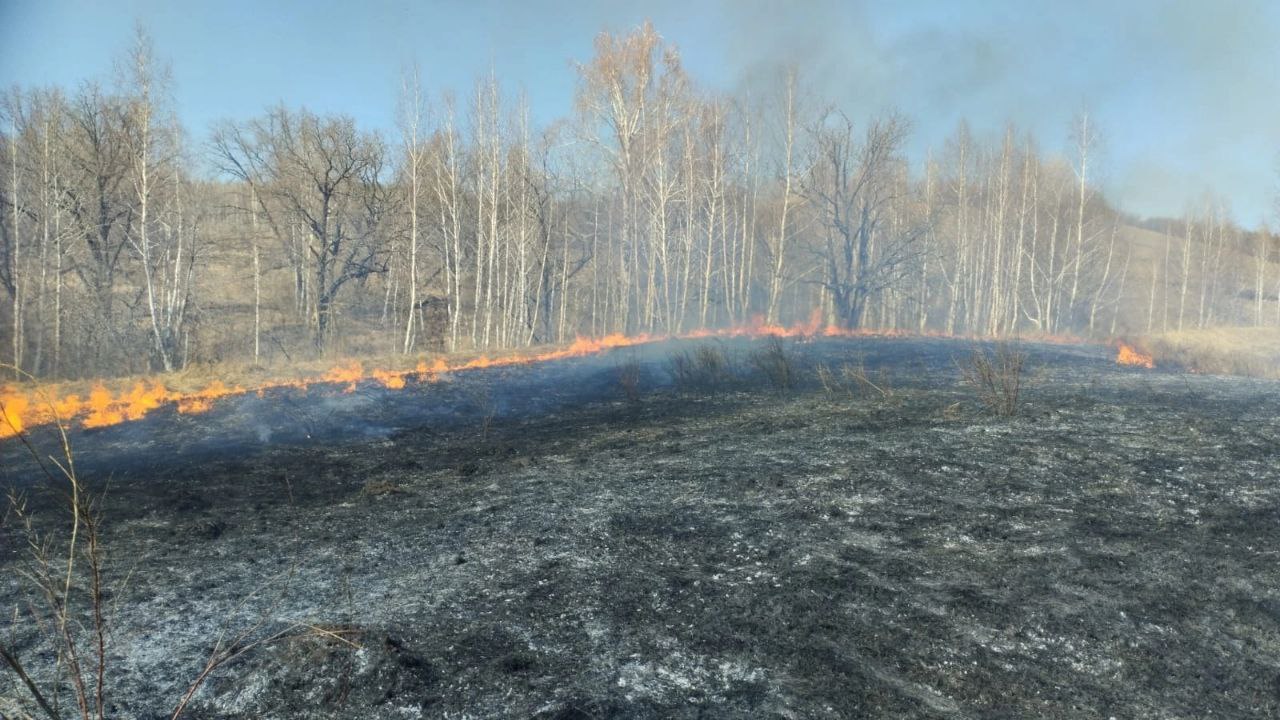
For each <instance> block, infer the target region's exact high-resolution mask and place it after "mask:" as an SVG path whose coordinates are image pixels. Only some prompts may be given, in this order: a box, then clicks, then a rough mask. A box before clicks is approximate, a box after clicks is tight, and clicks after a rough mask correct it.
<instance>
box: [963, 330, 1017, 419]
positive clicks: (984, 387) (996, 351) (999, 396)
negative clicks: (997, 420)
mask: <svg viewBox="0 0 1280 720" xmlns="http://www.w3.org/2000/svg"><path fill="white" fill-rule="evenodd" d="M1026 362H1027V354H1026V353H1025V352H1022V351H1021V350H1017V349H1015V348H1014V347H1013V346H1012V345H1010V344H1009V343H1007V342H1004V341H1001V342H997V343H996V344H995V346H994V347H993V348H992V349H991V350H988V349H986V348H984V347H982V346H975V347H974V349H973V352H972V353H971V354H970V356H969V357H968V358H967V359H966V360H965V361H964V362H962V363H959V364H960V373H961V375H962V376H963V377H964V380H965V382H966V383H967V384H968V385H969V386H971V387H973V388H974V389H975V390H976V392H977V393H978V399H979V400H981V401H982V404H983V405H986V406H987V408H988V409H989V410H991V411H992V412H994V413H995V414H996V415H999V416H1001V417H1011V416H1013V415H1017V414H1018V399H1019V396H1020V395H1021V393H1022V385H1023V371H1024V370H1025V369H1026Z"/></svg>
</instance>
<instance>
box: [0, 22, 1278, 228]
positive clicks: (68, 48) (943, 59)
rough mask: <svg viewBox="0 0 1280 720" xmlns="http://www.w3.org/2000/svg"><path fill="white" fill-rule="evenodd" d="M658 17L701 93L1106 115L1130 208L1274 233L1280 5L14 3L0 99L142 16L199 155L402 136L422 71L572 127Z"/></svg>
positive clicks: (1059, 138)
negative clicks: (595, 58) (800, 92)
mask: <svg viewBox="0 0 1280 720" xmlns="http://www.w3.org/2000/svg"><path fill="white" fill-rule="evenodd" d="M646 18H649V19H651V20H652V21H653V22H654V25H655V26H656V28H657V30H658V31H659V32H660V33H661V34H662V35H663V36H664V38H666V39H667V40H668V41H670V42H673V43H674V44H676V45H677V46H678V47H679V48H680V51H681V55H682V57H683V59H684V63H685V66H686V68H687V69H688V71H689V73H690V74H691V75H692V76H693V78H694V79H695V81H696V82H698V83H700V84H701V85H702V86H704V87H707V88H711V89H714V90H721V91H744V92H745V91H749V90H751V89H752V87H753V83H754V82H756V81H757V78H760V77H764V76H767V75H768V74H769V73H768V71H769V70H770V69H773V68H776V67H777V66H779V65H781V64H788V63H793V64H796V65H798V66H799V67H800V71H801V74H802V77H805V78H806V81H807V82H808V83H809V84H810V85H812V86H813V87H814V88H815V89H816V90H817V93H818V94H819V95H821V96H823V97H825V98H827V99H828V100H830V101H832V102H836V103H838V104H839V105H840V106H841V107H843V108H844V109H846V110H847V111H848V112H849V113H850V114H851V115H852V116H854V117H855V118H858V117H866V116H868V115H870V114H871V113H874V112H877V111H879V110H882V109H884V108H886V107H896V108H898V109H901V110H902V111H904V112H905V113H906V114H907V115H908V116H909V117H910V118H911V119H912V121H913V127H914V134H913V140H912V146H911V152H912V154H913V156H914V157H916V158H917V159H919V158H922V157H923V156H924V154H925V153H926V152H927V151H928V149H929V148H931V147H934V148H937V147H940V146H941V144H942V142H943V140H944V139H945V137H946V136H947V135H948V134H949V133H950V132H951V131H952V130H953V129H954V128H955V125H956V123H957V122H958V120H960V119H961V118H965V119H967V120H968V122H969V123H970V125H971V126H972V128H973V129H974V131H975V132H976V133H978V134H979V135H984V136H991V137H994V136H995V135H996V134H998V133H999V132H1000V131H1001V130H1002V128H1003V126H1004V125H1005V123H1006V122H1008V121H1010V120H1012V121H1014V122H1015V123H1016V124H1017V125H1018V126H1019V127H1020V128H1021V129H1024V130H1030V131H1031V132H1033V133H1034V134H1035V135H1036V137H1037V138H1038V140H1039V141H1040V143H1041V145H1042V147H1045V148H1048V149H1053V150H1065V149H1066V146H1067V144H1068V143H1069V132H1070V123H1071V118H1072V116H1073V115H1075V114H1076V113H1077V112H1079V111H1080V110H1081V109H1083V108H1088V109H1089V111H1090V113H1091V115H1092V116H1093V117H1094V118H1096V121H1097V125H1098V127H1099V128H1100V130H1101V132H1102V135H1103V144H1102V146H1101V148H1100V152H1099V153H1098V155H1097V160H1098V165H1097V167H1098V169H1099V172H1100V175H1099V178H1100V180H1101V182H1102V184H1103V186H1104V187H1105V188H1106V189H1107V191H1108V192H1109V193H1110V194H1111V195H1112V197H1113V198H1114V199H1115V200H1116V201H1117V202H1118V204H1119V205H1120V206H1121V207H1122V208H1124V209H1126V210H1128V211H1130V212H1134V213H1137V214H1139V215H1148V216H1150V215H1179V214H1181V213H1182V212H1183V211H1184V210H1186V209H1187V208H1188V207H1189V206H1190V205H1191V204H1193V203H1196V202H1198V201H1199V200H1200V199H1201V198H1202V197H1203V196H1204V194H1205V193H1206V192H1208V191H1212V192H1215V193H1216V194H1218V195H1219V196H1221V197H1223V198H1225V199H1226V200H1227V202H1228V203H1229V206H1230V208H1231V210H1232V213H1233V215H1234V216H1235V218H1236V219H1237V220H1238V221H1240V222H1242V223H1243V224H1245V225H1247V226H1255V225H1257V224H1259V223H1260V222H1262V221H1264V220H1265V221H1268V222H1271V223H1272V224H1275V221H1276V215H1275V209H1276V202H1275V198H1276V195H1277V191H1278V190H1280V182H1278V178H1280V175H1278V173H1277V166H1278V165H1277V164H1278V161H1280V43H1277V41H1276V39H1277V38H1280V2H1272V1H1270V0H1214V1H1210V0H1166V1H1158V0H1150V1H1146V0H1108V1H1106V2H1102V1H1097V0H1072V1H1071V2H1057V1H1046V2H1032V1H1030V0H1028V1H1025V2H1019V1H1017V0H992V1H990V2H967V3H966V2H960V1H959V0H956V1H953V2H947V1H944V0H938V1H936V2H924V1H920V2H887V1H886V2H857V1H854V0H847V1H844V2H841V1H839V0H815V1H812V2H804V1H792V2H786V1H782V0H737V1H735V0H679V1H667V0H651V1H649V2H623V1H620V0H607V1H604V2H586V1H585V0H582V1H579V2H568V1H564V0H560V1H552V0H547V1H541V0H526V1H524V2H507V3H499V2H478V1H473V2H452V1H443V0H438V1H435V2H403V1H402V2H391V1H385V2H373V1H370V2H352V1H346V2H339V1H334V0H309V1H306V2H283V1H280V2H273V1H270V0H259V1H258V2H251V1H245V0H224V1H221V2H189V1H180V0H170V1H169V2H164V1H161V0H117V1H116V2H106V1H94V0H0V83H2V84H3V85H5V86H12V85H14V84H20V85H23V86H32V85H48V84H56V85H60V86H63V87H67V88H74V87H75V86H77V85H78V84H79V83H80V82H82V81H85V80H92V79H97V80H102V81H106V82H109V81H110V79H111V67H112V62H113V59H114V58H116V57H118V56H119V55H120V54H121V53H122V52H123V51H124V50H125V49H126V48H127V46H128V44H129V40H130V36H131V33H132V26H133V23H134V21H135V20H140V21H141V22H142V23H143V24H144V25H145V26H146V28H147V29H148V30H149V31H150V33H151V34H152V36H153V37H154V40H155V44H156V50H157V54H158V55H159V56H160V57H161V58H162V59H166V60H168V62H169V63H170V64H171V68H172V74H173V80H174V86H173V98H174V105H175V107H176V109H177V110H178V112H179V113H180V115H181V117H182V118H183V120H184V121H185V123H186V125H187V127H188V129H189V130H190V132H191V133H192V135H193V136H194V137H195V138H197V139H203V138H204V137H205V135H206V133H207V131H208V129H209V127H210V125H211V124H212V123H214V122H216V121H217V120H220V119H223V118H232V119H244V118H248V117H251V116H253V115H256V114H258V113H261V112H262V111H263V110H264V109H266V108H267V107H269V106H271V105H274V104H276V103H279V102H281V101H283V102H284V103H286V104H288V105H293V106H297V105H303V106H306V107H308V108H310V109H312V110H315V111H322V112H329V111H332V112H343V113H347V114H349V115H352V116H354V117H355V118H356V120H357V121H358V122H359V123H361V124H362V125H363V126H365V127H370V128H379V129H383V130H387V131H390V130H391V129H392V127H393V118H394V113H395V105H396V95H397V92H398V88H399V83H400V73H401V69H402V68H403V67H405V66H406V64H408V63H412V62H416V63H418V65H419V66H420V67H421V71H422V76H423V79H424V83H425V84H426V85H427V87H428V90H430V91H432V92H438V91H440V90H444V89H451V90H454V91H456V92H459V93H465V92H467V91H468V90H469V89H470V87H471V86H472V84H473V83H474V81H475V78H476V77H477V76H478V75H480V74H483V73H487V72H488V71H489V70H490V68H492V69H493V70H494V71H495V72H496V74H497V76H498V78H499V79H500V80H501V81H502V83H503V84H504V86H505V87H506V88H507V89H508V90H510V91H512V92H515V91H518V90H523V91H525V92H526V93H527V94H528V97H529V101H530V104H531V110H532V113H533V115H534V119H535V120H537V121H539V122H544V123H545V122H549V121H551V120H554V119H556V118H559V117H564V116H566V115H568V114H569V113H570V112H571V107H572V100H573V91H574V83H575V71H574V69H573V63H574V62H575V61H578V62H583V61H586V60H588V59H589V58H590V56H591V51H592V39H593V37H594V36H595V34H596V33H598V32H600V31H601V30H605V29H607V30H611V31H625V30H628V29H630V28H632V27H634V26H636V25H638V24H639V23H641V22H642V21H643V20H644V19H646Z"/></svg>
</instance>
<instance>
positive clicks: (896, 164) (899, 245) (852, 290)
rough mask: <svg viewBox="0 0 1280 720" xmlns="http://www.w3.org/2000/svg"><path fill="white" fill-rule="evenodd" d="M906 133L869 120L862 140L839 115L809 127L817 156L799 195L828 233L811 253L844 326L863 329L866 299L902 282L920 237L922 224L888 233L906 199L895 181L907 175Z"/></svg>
mask: <svg viewBox="0 0 1280 720" xmlns="http://www.w3.org/2000/svg"><path fill="white" fill-rule="evenodd" d="M906 129H907V128H906V121H905V120H904V119H903V118H901V117H900V116H898V115H893V114H891V115H888V116H885V117H882V118H879V119H876V120H874V121H872V122H871V123H870V124H869V125H868V126H867V128H866V130H865V131H864V133H863V136H862V138H861V139H859V138H858V136H857V135H856V134H855V133H854V126H853V122H852V121H851V120H850V119H849V118H848V116H846V115H844V114H843V113H839V112H834V113H829V114H828V115H827V117H826V119H825V120H824V121H823V122H821V123H819V124H818V125H816V126H814V127H813V128H811V129H810V133H811V135H812V140H811V142H812V144H813V153H814V157H813V158H812V161H811V162H810V163H809V165H810V168H811V169H810V170H809V173H808V175H807V176H806V177H805V178H804V180H803V181H802V183H801V192H802V193H803V194H804V196H805V198H806V200H807V201H808V202H809V204H810V205H811V206H813V207H814V208H815V211H816V212H818V213H819V215H820V217H821V218H822V224H823V229H824V232H823V233H822V237H821V238H819V239H816V240H815V242H814V243H813V245H812V247H811V251H812V252H813V253H814V254H815V255H816V256H817V257H818V259H819V261H820V263H821V265H822V268H823V269H822V279H821V280H820V281H819V282H820V283H821V285H822V286H823V287H824V288H825V290H826V291H827V292H828V293H830V295H831V298H832V300H833V303H834V305H835V310H836V314H837V317H838V318H839V320H840V323H841V325H843V326H844V327H849V328H856V327H860V326H861V325H862V323H863V313H864V311H865V310H866V307H867V301H868V300H869V299H870V298H872V297H873V296H875V295H876V294H878V293H879V292H881V291H882V290H884V289H885V288H887V287H889V286H890V285H891V284H892V283H893V282H895V281H896V280H897V279H898V278H897V275H898V272H899V271H900V270H901V269H902V268H903V267H904V265H905V264H906V262H907V261H908V260H909V259H910V258H912V257H913V256H914V254H915V253H916V252H917V248H916V240H918V239H919V238H920V237H921V236H922V234H923V230H924V227H923V225H916V226H912V227H908V228H903V229H902V230H900V231H898V232H892V231H891V230H890V228H888V227H887V220H888V214H889V210H890V208H891V206H892V204H893V203H895V202H899V201H902V200H904V198H902V197H901V196H900V195H899V194H898V186H896V185H895V183H894V182H893V176H894V174H895V173H898V172H901V171H902V158H901V150H902V144H903V142H904V141H905V139H906Z"/></svg>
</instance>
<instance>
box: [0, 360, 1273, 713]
mask: <svg viewBox="0 0 1280 720" xmlns="http://www.w3.org/2000/svg"><path fill="white" fill-rule="evenodd" d="M706 345H712V346H716V347H718V348H720V349H721V351H722V352H723V354H724V357H725V358H726V359H727V360H728V365H729V367H728V368H726V369H725V371H724V375H723V377H721V378H717V379H715V380H714V381H713V382H708V383H705V384H703V385H701V386H698V387H691V386H687V385H682V384H680V383H677V382H673V378H672V375H673V373H672V367H671V360H670V358H671V357H672V355H673V353H679V352H682V351H686V350H690V349H695V348H696V347H699V346H706ZM761 347H762V342H761V341H752V340H748V339H738V340H728V341H698V342H693V341H688V342H683V341H682V342H680V343H663V344H655V345H649V346H643V347H639V348H633V349H624V350H619V351H614V352H612V353H608V354H605V355H602V356H598V357H593V358H584V359H574V360H566V361H559V362H554V363H546V364H542V365H537V366H528V367H523V366H522V367H510V368H501V369H493V370H484V371H474V372H467V373H457V374H455V375H452V376H450V377H446V378H444V379H442V380H441V381H439V382H436V383H432V384H430V385H424V386H422V387H413V386H411V387H409V388H407V389H406V390H403V391H399V392H392V391H385V390H381V389H364V388H361V389H357V391H356V392H355V393H352V394H350V395H337V394H335V395H322V394H315V393H313V395H312V396H310V397H308V396H302V395H297V394H287V393H280V394H277V395H268V396H266V397H261V398H259V397H252V396H251V397H246V398H242V399H240V400H237V401H232V402H228V403H224V404H223V405H220V406H219V407H218V408H216V409H215V410H213V411H212V412H210V413H208V414H206V415H200V416H190V417H188V416H179V415H177V414H176V413H169V414H166V413H159V414H157V415H154V416H150V417H148V418H146V419H144V420H142V421H139V422H137V423H130V424H126V425H122V426H119V427H115V428H106V429H103V430H98V431H76V432H74V433H73V434H72V436H71V442H72V444H73V446H74V447H75V448H76V451H77V453H78V456H77V463H78V465H79V466H80V467H81V468H82V473H83V475H84V477H85V479H86V481H87V482H88V483H89V484H90V486H92V487H93V488H94V489H95V490H97V491H101V492H103V496H102V500H101V506H100V507H101V510H102V517H103V519H104V520H103V537H102V544H103V546H104V547H105V548H106V553H107V577H106V584H107V587H108V589H109V593H108V597H107V601H108V607H109V608H110V615H109V618H110V620H109V628H110V636H109V644H108V653H107V656H108V677H107V679H108V683H109V688H110V691H109V695H108V707H109V712H110V715H112V716H119V717H139V718H150V717H168V716H169V713H170V712H171V711H172V708H173V707H174V705H175V704H176V702H177V700H178V698H179V697H180V696H181V695H182V693H183V692H184V691H185V690H186V688H187V687H188V685H189V684H190V682H191V681H192V680H193V678H194V677H195V676H196V675H197V674H198V673H199V671H200V669H201V667H202V666H203V665H204V663H205V660H206V658H207V657H208V654H209V652H210V649H211V647H212V646H213V644H214V642H215V640H216V639H217V638H218V637H219V636H220V635H223V636H227V635H230V636H234V635H236V634H237V633H239V632H241V631H243V630H244V629H247V628H257V630H255V631H254V632H256V633H258V634H259V635H265V634H270V633H274V632H276V630H277V629H278V628H280V627H283V626H293V627H298V628H303V629H309V630H310V631H309V632H307V631H304V632H295V633H290V634H287V635H285V636H283V637H282V639H279V640H278V641H274V642H271V643H269V644H264V645H262V646H259V647H256V648H254V649H253V650H252V651H250V652H246V653H245V654H244V655H242V656H240V657H238V658H237V659H235V660H234V661H232V662H229V663H227V664H225V665H223V666H222V667H220V668H219V669H218V670H217V671H216V672H215V673H214V674H213V675H212V676H211V677H210V679H209V680H208V681H207V683H205V685H204V686H203V687H202V688H201V689H200V691H199V692H198V693H197V694H196V696H195V698H194V700H193V702H192V704H191V706H190V708H189V710H188V713H187V715H186V716H188V717H197V718H258V717H299V718H393V717H394V718H406V717H537V718H599V717H654V718H656V717H794V718H809V717H833V718H834V717H849V716H884V717H1009V718H1019V717H1081V718H1085V717H1089V718H1092V717H1107V716H1115V717H1161V718H1172V717H1187V718H1192V717H1210V716H1215V717H1267V716H1272V717H1274V716H1276V715H1277V714H1280V413H1278V412H1277V410H1278V409H1280V382H1277V381H1267V380H1256V379H1245V378H1228V377H1215V376H1204V375H1187V374H1182V373H1177V372H1169V371H1164V370H1159V369H1157V370H1154V371H1152V370H1137V369H1131V368H1124V367H1118V366H1116V365H1115V364H1114V363H1113V362H1112V352H1111V351H1110V350H1109V349H1108V348H1104V347H1093V346H1060V345H1044V344H1027V345H1026V346H1025V349H1026V351H1027V353H1028V356H1029V359H1028V367H1027V370H1026V389H1025V391H1024V393H1023V395H1022V398H1021V403H1020V406H1019V409H1018V410H1019V411H1018V413H1017V414H1016V415H1014V416H1012V417H999V416H996V415H993V414H992V413H989V412H987V411H986V410H985V409H984V408H983V407H982V405H981V403H980V402H979V401H978V399H977V398H976V397H975V394H974V392H973V390H972V389H971V388H969V387H967V386H966V385H965V383H964V382H963V378H962V370H961V367H960V365H962V364H963V362H964V358H965V357H966V356H967V355H968V354H969V353H970V352H971V347H970V345H969V343H966V342H962V341H952V340H942V339H874V338H865V339H840V340H821V341H816V342H812V343H799V342H791V343H789V344H788V345H787V346H786V352H787V353H788V357H789V361H790V362H791V363H792V364H793V365H794V370H795V373H794V374H795V381H794V383H793V384H794V387H790V388H780V387H774V386H772V385H771V384H770V382H768V380H767V378H766V377H765V375H767V372H766V371H765V370H763V369H762V368H764V366H763V365H762V364H761V363H759V362H754V363H753V358H754V357H758V355H753V353H757V354H758V353H759V352H761ZM855 358H856V360H855ZM846 362H857V363H859V364H860V366H861V367H863V368H865V369H866V371H867V373H868V377H870V378H872V379H874V381H875V385H876V387H878V388H880V390H875V391H868V390H867V389H866V388H865V387H854V386H852V385H849V386H836V387H831V386H828V385H824V383H822V382H819V380H818V375H819V374H820V373H819V372H818V369H819V368H820V367H827V368H830V367H836V366H838V365H839V364H840V363H846ZM627 371H629V372H631V373H633V377H634V385H635V389H636V392H633V393H627V392H624V390H625V388H624V387H623V385H624V383H620V382H619V378H620V377H622V376H623V374H624V373H625V372H627ZM628 395H630V397H628ZM33 439H34V440H35V441H36V442H37V443H47V442H48V441H49V440H50V438H48V437H43V436H36V437H34V438H33ZM22 457H23V456H22V452H21V449H20V448H18V447H17V446H15V445H14V444H13V443H8V444H6V445H3V446H0V461H2V462H4V463H5V464H6V466H8V467H11V468H16V472H13V473H12V477H13V478H14V480H13V481H12V482H13V483H14V484H15V485H17V486H19V487H20V488H21V489H22V490H23V491H24V492H25V493H26V494H27V497H28V505H29V507H30V509H31V510H32V511H33V515H34V517H35V522H36V525H37V528H38V529H39V528H43V529H51V530H52V529H56V528H57V526H58V523H59V522H62V521H63V518H64V515H63V514H62V511H61V510H60V508H59V505H58V498H57V497H56V495H55V494H54V493H52V492H50V491H49V490H47V489H46V488H44V487H43V485H42V484H41V483H40V482H39V481H38V479H36V477H35V474H34V471H33V468H32V467H31V465H30V464H29V463H27V461H25V460H23V459H22ZM26 557H27V547H26V543H25V540H24V538H23V534H22V532H21V529H20V528H19V527H18V525H17V524H16V523H14V522H12V521H11V520H9V519H7V522H6V523H5V525H4V526H3V527H0V578H2V580H0V606H2V607H3V608H4V609H5V610H6V613H8V611H9V610H10V609H11V608H13V607H19V606H22V605H23V604H24V603H26V602H28V601H29V595H30V593H31V590H30V589H29V588H28V586H27V584H26V583H25V582H24V581H23V579H22V578H21V576H20V575H19V574H18V572H16V571H17V570H19V569H20V568H21V567H22V565H23V563H24V562H26V560H25V559H26ZM6 622H7V621H6ZM4 631H5V632H6V633H7V634H8V636H9V637H11V638H13V640H12V644H13V646H14V647H16V648H17V649H18V650H19V651H20V652H21V653H23V655H24V657H26V658H27V664H28V666H30V667H31V668H32V670H33V671H34V672H35V674H37V676H38V677H44V676H40V675H39V673H40V672H42V670H41V668H48V667H52V655H51V652H52V650H51V647H50V646H49V645H48V644H47V643H45V642H44V641H42V640H41V637H40V633H39V632H38V630H37V628H34V627H31V626H30V625H29V624H27V625H23V624H10V625H8V626H7V627H5V628H4ZM21 697H22V688H21V687H20V686H19V684H18V683H17V681H16V679H15V678H14V677H13V675H12V674H0V698H14V699H12V700H8V701H4V702H7V703H8V704H7V705H0V714H4V715H8V714H14V715H15V716H16V717H21V716H22V715H18V713H19V712H22V710H21V708H23V707H26V706H24V705H21V704H20V701H19V700H17V698H21Z"/></svg>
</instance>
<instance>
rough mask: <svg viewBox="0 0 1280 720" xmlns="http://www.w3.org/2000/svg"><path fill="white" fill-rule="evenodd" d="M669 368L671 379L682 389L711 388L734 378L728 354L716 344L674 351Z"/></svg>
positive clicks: (669, 359) (669, 360)
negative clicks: (691, 349)
mask: <svg viewBox="0 0 1280 720" xmlns="http://www.w3.org/2000/svg"><path fill="white" fill-rule="evenodd" d="M667 369H668V371H669V372H670V373H671V380H672V381H673V382H674V383H675V385H676V387H677V388H680V389H682V390H709V389H713V388H717V387H721V386H723V385H725V384H727V383H728V382H729V381H730V380H732V379H733V370H732V368H731V366H730V364H729V358H728V356H726V355H725V353H724V351H723V350H721V349H720V348H719V347H716V346H714V345H699V346H698V347H697V348H695V349H694V350H693V351H692V352H690V351H688V350H685V351H681V352H677V353H673V354H672V355H671V356H670V357H669V358H668V359H667Z"/></svg>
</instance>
